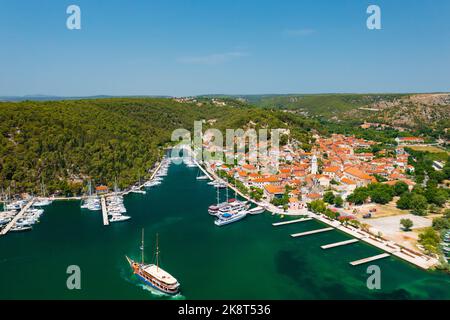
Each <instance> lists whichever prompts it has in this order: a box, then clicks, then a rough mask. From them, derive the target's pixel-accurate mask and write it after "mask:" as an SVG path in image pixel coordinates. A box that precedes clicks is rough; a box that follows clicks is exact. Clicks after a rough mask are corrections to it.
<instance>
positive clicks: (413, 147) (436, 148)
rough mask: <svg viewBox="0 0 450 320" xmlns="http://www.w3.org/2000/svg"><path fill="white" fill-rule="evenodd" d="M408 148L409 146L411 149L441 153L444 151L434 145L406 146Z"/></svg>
mask: <svg viewBox="0 0 450 320" xmlns="http://www.w3.org/2000/svg"><path fill="white" fill-rule="evenodd" d="M408 148H411V149H413V150H416V151H423V152H426V151H428V152H431V153H443V152H446V151H445V150H444V149H441V148H438V147H435V146H411V147H408Z"/></svg>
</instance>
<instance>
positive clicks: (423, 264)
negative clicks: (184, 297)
mask: <svg viewBox="0 0 450 320" xmlns="http://www.w3.org/2000/svg"><path fill="white" fill-rule="evenodd" d="M189 151H190V153H191V154H192V155H191V156H192V158H193V159H194V162H195V163H196V164H197V166H198V167H199V168H201V169H202V170H206V171H207V172H208V173H209V175H211V176H212V177H214V179H216V180H222V179H220V178H219V177H218V176H217V174H216V173H215V172H214V170H212V169H211V168H210V167H209V166H207V165H205V168H202V166H201V164H200V163H198V162H197V160H196V159H195V158H196V157H195V152H194V151H192V150H189ZM225 182H226V184H227V185H228V187H229V188H230V189H232V190H233V191H235V192H236V193H237V194H239V195H240V196H241V197H243V198H244V199H246V200H248V201H250V202H252V203H253V204H255V205H257V206H262V207H263V208H264V209H265V210H266V211H269V212H271V213H272V214H273V215H274V214H277V215H280V216H281V215H283V216H308V217H311V218H313V219H315V220H317V221H320V222H322V223H324V224H326V225H328V226H330V227H333V228H334V229H335V230H339V231H341V232H343V233H346V234H347V235H349V236H351V237H353V238H356V239H358V240H361V241H363V242H365V243H367V244H369V245H371V246H373V247H376V248H378V249H381V250H383V251H384V252H387V253H389V254H391V255H393V256H396V257H397V258H400V259H402V260H404V261H406V262H409V263H411V264H413V265H415V266H417V267H419V268H421V269H424V270H429V269H434V268H435V267H436V266H437V265H438V264H439V261H438V259H436V258H434V257H430V256H427V255H425V254H422V253H419V252H415V251H412V250H410V249H407V248H404V247H403V246H401V245H399V244H397V243H395V242H393V241H388V240H384V239H382V238H380V237H377V236H375V235H373V234H372V233H369V232H366V231H363V230H360V229H357V228H354V227H351V226H348V225H344V224H342V223H341V222H339V221H337V220H330V219H329V218H328V217H326V216H325V215H322V214H316V213H313V212H311V211H309V210H308V209H303V210H298V211H295V212H292V211H291V212H285V211H284V210H282V209H279V208H276V207H275V206H274V205H272V204H271V203H268V202H266V201H264V202H257V201H255V200H253V199H251V198H250V197H249V196H247V195H245V194H243V193H242V192H241V191H240V190H239V189H238V188H235V187H234V186H233V185H231V184H230V183H228V181H225Z"/></svg>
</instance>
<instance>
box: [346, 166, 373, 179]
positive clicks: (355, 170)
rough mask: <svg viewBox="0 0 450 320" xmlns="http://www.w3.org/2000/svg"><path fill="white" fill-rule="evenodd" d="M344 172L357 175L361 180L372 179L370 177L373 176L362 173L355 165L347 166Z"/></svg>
mask: <svg viewBox="0 0 450 320" xmlns="http://www.w3.org/2000/svg"><path fill="white" fill-rule="evenodd" d="M345 172H346V173H347V174H349V175H352V176H354V177H357V178H359V179H362V180H372V178H373V177H371V176H369V175H368V174H367V173H364V172H362V171H361V170H359V169H358V168H355V167H350V168H347V169H345Z"/></svg>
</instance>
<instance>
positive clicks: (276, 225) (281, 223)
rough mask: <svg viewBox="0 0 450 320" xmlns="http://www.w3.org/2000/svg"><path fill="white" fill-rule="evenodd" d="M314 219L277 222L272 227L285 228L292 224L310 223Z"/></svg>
mask: <svg viewBox="0 0 450 320" xmlns="http://www.w3.org/2000/svg"><path fill="white" fill-rule="evenodd" d="M312 219H313V218H301V219H296V220H289V221H283V222H275V223H272V225H273V226H274V227H278V226H283V225H285V224H291V223H298V222H303V221H310V220H312Z"/></svg>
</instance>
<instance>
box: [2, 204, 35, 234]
mask: <svg viewBox="0 0 450 320" xmlns="http://www.w3.org/2000/svg"><path fill="white" fill-rule="evenodd" d="M33 202H34V199H33V200H30V202H28V203H27V204H26V205H25V207H23V208H22V209H21V210H20V212H19V213H18V214H16V216H15V217H14V218H13V219H12V220H11V221H10V222H9V223H8V224H7V225H6V227H4V228H3V230H2V231H1V232H0V235H1V236H3V235H5V234H7V233H8V231H9V230H11V228H12V227H13V226H14V225H15V224H16V222H17V220H19V219H20V218H22V216H23V215H24V213H25V212H26V211H27V210H28V209H30V207H31V206H32V205H33Z"/></svg>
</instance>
